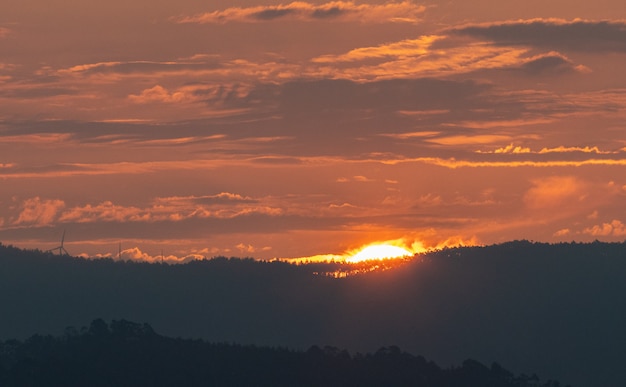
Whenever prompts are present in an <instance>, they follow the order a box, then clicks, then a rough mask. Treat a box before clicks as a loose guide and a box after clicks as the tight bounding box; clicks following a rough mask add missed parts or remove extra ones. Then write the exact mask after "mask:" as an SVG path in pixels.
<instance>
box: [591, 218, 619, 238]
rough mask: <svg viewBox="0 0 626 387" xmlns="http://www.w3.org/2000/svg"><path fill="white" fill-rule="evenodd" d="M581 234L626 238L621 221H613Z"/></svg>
mask: <svg viewBox="0 0 626 387" xmlns="http://www.w3.org/2000/svg"><path fill="white" fill-rule="evenodd" d="M583 233H585V234H589V235H593V236H626V226H625V225H624V223H622V222H621V221H619V220H617V219H614V220H613V221H612V222H610V223H603V224H602V225H595V226H593V227H589V228H586V229H584V230H583Z"/></svg>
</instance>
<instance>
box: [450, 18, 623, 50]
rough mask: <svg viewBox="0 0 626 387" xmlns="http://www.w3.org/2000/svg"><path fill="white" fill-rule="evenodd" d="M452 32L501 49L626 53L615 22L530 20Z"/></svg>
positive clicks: (621, 35) (460, 28)
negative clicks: (522, 46)
mask: <svg viewBox="0 0 626 387" xmlns="http://www.w3.org/2000/svg"><path fill="white" fill-rule="evenodd" d="M451 31H452V32H454V33H456V34H460V35H467V36H472V37H475V38H480V39H488V40H491V41H493V42H495V43H496V44H500V45H525V46H537V47H548V48H551V49H557V50H558V49H567V50H574V51H616V52H626V23H624V22H617V21H616V22H613V21H586V20H574V21H565V20H557V19H532V20H526V21H514V22H496V23H488V24H477V25H467V26H463V27H459V28H454V29H452V30H451Z"/></svg>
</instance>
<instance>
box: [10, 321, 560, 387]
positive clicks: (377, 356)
mask: <svg viewBox="0 0 626 387" xmlns="http://www.w3.org/2000/svg"><path fill="white" fill-rule="evenodd" d="M0 385H2V386H7V387H13V386H15V387H21V386H66V387H70V386H77V387H78V386H134V387H136V386H292V387H293V386H415V387H420V386H424V387H465V386H481V387H558V386H560V383H558V382H556V381H545V382H542V381H541V380H540V379H539V378H538V377H537V376H536V375H531V376H528V375H519V376H515V375H513V374H512V373H511V372H509V371H507V370H506V369H504V368H503V367H502V366H500V365H499V364H497V363H493V364H492V365H491V367H486V366H485V365H483V364H481V363H479V362H477V361H474V360H469V359H468V360H465V361H464V362H463V364H462V365H461V366H458V367H449V368H440V367H439V366H438V365H437V364H435V363H434V362H432V361H427V360H426V359H425V358H423V357H422V356H414V355H412V354H409V353H407V352H404V351H402V350H400V348H398V347H396V346H391V347H385V348H380V349H379V350H377V351H376V352H374V353H367V354H360V353H357V354H355V355H351V354H350V353H349V352H348V351H345V350H340V349H338V348H336V347H330V346H326V347H323V348H320V347H317V346H312V347H310V348H309V349H308V350H307V351H295V350H290V349H286V348H279V347H257V346H242V345H237V344H230V343H209V342H205V341H203V340H191V339H181V338H176V339H174V338H168V337H165V336H161V335H159V334H157V333H155V332H154V330H153V329H152V327H151V326H150V325H148V324H145V323H144V324H138V323H134V322H130V321H126V320H113V321H111V323H110V324H107V323H106V322H105V321H103V320H102V319H97V320H94V321H92V323H91V324H90V326H89V327H88V328H87V327H84V328H82V329H80V331H79V330H77V329H76V328H67V329H66V330H65V334H64V335H62V336H58V337H53V336H49V335H48V336H42V335H34V336H32V337H30V338H29V339H27V340H25V341H23V342H21V341H17V340H8V341H5V342H0Z"/></svg>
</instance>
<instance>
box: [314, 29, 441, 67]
mask: <svg viewBox="0 0 626 387" xmlns="http://www.w3.org/2000/svg"><path fill="white" fill-rule="evenodd" d="M442 38H443V37H441V36H437V35H429V36H421V37H419V38H417V39H407V40H401V41H399V42H394V43H389V44H383V45H379V46H373V47H362V48H356V49H354V50H351V51H348V52H347V53H345V54H341V55H323V56H319V57H317V58H313V59H312V61H313V62H314V63H335V62H353V61H359V60H368V59H378V58H390V57H409V56H413V57H415V56H421V55H426V54H428V53H429V48H430V47H431V46H432V44H433V43H434V42H436V41H437V40H439V39H442Z"/></svg>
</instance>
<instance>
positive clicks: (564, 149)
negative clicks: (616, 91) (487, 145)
mask: <svg viewBox="0 0 626 387" xmlns="http://www.w3.org/2000/svg"><path fill="white" fill-rule="evenodd" d="M477 153H500V154H506V153H512V154H521V153H535V154H546V153H595V154H604V155H607V154H617V153H620V152H619V151H603V150H600V148H598V147H597V146H585V147H578V146H569V147H568V146H558V147H554V148H542V149H540V150H538V151H533V150H531V149H530V148H529V147H524V146H520V145H517V146H516V145H513V144H509V145H507V146H505V147H501V148H498V149H495V150H493V151H478V152H477Z"/></svg>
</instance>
